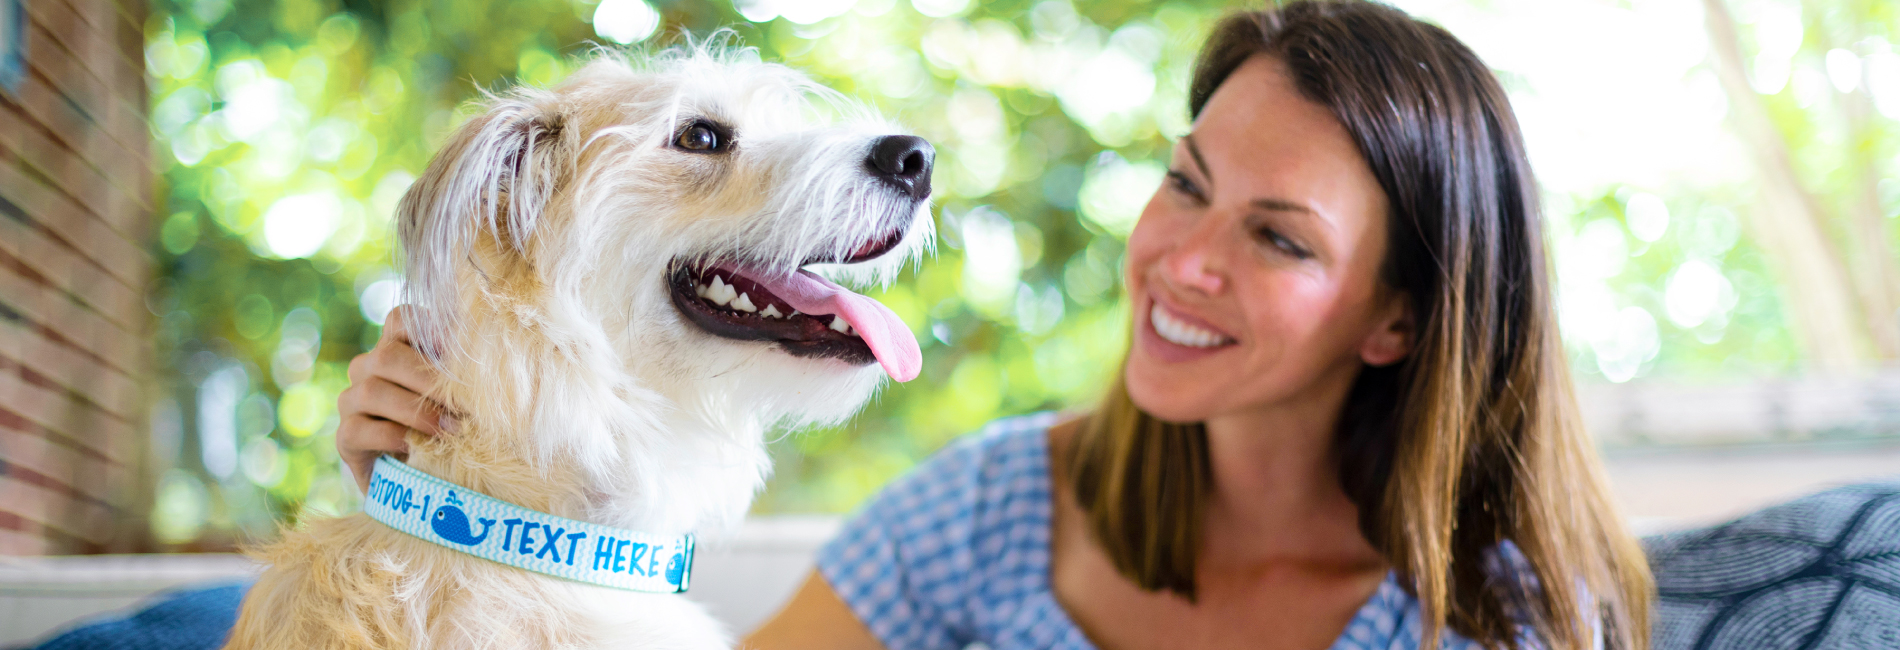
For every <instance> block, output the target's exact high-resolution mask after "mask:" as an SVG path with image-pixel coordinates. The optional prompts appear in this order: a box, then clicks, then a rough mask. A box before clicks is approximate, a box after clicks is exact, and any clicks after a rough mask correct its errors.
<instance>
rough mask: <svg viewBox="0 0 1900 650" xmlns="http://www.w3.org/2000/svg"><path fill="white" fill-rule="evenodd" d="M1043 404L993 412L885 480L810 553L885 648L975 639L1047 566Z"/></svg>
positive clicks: (1049, 417)
mask: <svg viewBox="0 0 1900 650" xmlns="http://www.w3.org/2000/svg"><path fill="white" fill-rule="evenodd" d="M1056 421H1057V417H1056V415H1055V414H1053V413H1039V414H1035V415H1029V416H1023V417H1016V418H1008V419H1004V420H998V421H996V422H992V423H990V424H989V425H988V426H985V427H983V428H982V429H981V430H979V431H976V432H974V433H971V434H968V435H965V436H962V437H960V438H958V439H957V440H955V441H953V442H951V443H950V444H949V445H946V446H945V447H944V448H943V449H942V450H939V451H938V452H937V453H935V454H933V455H932V456H931V457H930V458H929V459H927V460H925V461H924V462H922V463H919V464H918V466H917V467H915V468H913V469H912V470H911V471H910V473H908V474H906V475H905V476H904V477H902V478H899V479H898V480H896V481H893V482H891V483H890V484H889V485H887V486H885V487H884V489H883V490H881V491H880V492H878V494H877V495H876V496H874V497H872V498H871V500H870V501H869V502H867V503H866V504H865V505H864V507H862V508H860V509H859V511H858V513H857V514H856V515H853V516H852V517H851V518H850V519H849V520H848V521H847V522H846V523H845V525H844V527H843V528H842V529H840V530H839V532H838V535H837V537H834V538H833V539H832V540H831V542H830V543H828V544H826V545H825V547H824V548H823V549H821V550H820V551H819V554H818V570H819V572H820V573H821V574H823V575H824V576H825V578H826V579H827V581H829V582H830V584H831V587H832V591H833V592H834V593H836V594H837V595H838V597H839V598H840V599H842V600H844V601H845V603H846V604H847V605H849V606H850V607H851V609H852V611H853V612H854V613H856V614H857V615H858V618H859V620H861V621H863V622H864V623H865V625H866V626H867V627H868V628H870V630H871V632H872V633H873V634H874V635H876V636H877V637H878V638H879V639H880V640H882V641H884V643H885V645H886V646H887V647H916V648H940V647H961V646H962V645H963V644H964V643H965V642H968V641H970V640H975V639H979V638H986V637H985V636H984V635H985V634H986V632H985V631H989V632H994V629H993V628H994V627H995V626H996V625H999V624H1000V622H1001V621H1003V620H1005V619H1008V617H1007V616H1002V615H1001V614H1000V612H1003V611H1006V610H1013V609H1014V608H1015V606H1016V604H1019V603H1022V602H1024V601H1025V599H1027V598H1028V597H1030V596H1031V595H1032V592H1034V591H1036V590H1037V589H1038V587H1037V586H1036V585H1037V584H1039V582H1038V580H1037V576H1046V575H1047V573H1048V558H1049V554H1048V540H1049V523H1050V508H1051V505H1050V503H1051V501H1050V488H1049V484H1050V481H1049V462H1048V443H1047V435H1046V434H1047V432H1048V429H1049V427H1050V426H1051V425H1053V424H1055V423H1056Z"/></svg>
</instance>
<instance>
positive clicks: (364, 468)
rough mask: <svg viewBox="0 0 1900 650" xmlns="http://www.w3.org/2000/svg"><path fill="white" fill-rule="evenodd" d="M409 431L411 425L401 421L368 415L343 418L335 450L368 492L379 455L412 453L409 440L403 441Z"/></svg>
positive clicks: (338, 429) (361, 486) (337, 433)
mask: <svg viewBox="0 0 1900 650" xmlns="http://www.w3.org/2000/svg"><path fill="white" fill-rule="evenodd" d="M407 431H408V427H405V426H403V425H401V424H397V423H395V422H391V421H389V420H379V419H376V418H373V417H370V416H367V415H354V416H349V417H345V418H343V422H342V423H341V424H339V425H338V426H337V430H336V452H337V455H338V456H340V457H342V458H343V463H344V464H346V465H349V466H350V473H351V474H354V475H355V476H356V485H357V487H360V488H362V489H363V491H364V492H368V491H369V474H370V470H371V469H372V468H374V467H375V464H376V457H378V456H381V455H383V454H394V455H403V454H407V453H409V443H408V442H406V441H404V440H403V434H404V433H405V432H407Z"/></svg>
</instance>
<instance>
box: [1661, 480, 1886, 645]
mask: <svg viewBox="0 0 1900 650" xmlns="http://www.w3.org/2000/svg"><path fill="white" fill-rule="evenodd" d="M1643 544H1644V546H1645V547H1646V549H1647V550H1648V551H1649V557H1650V568H1651V570H1652V571H1653V572H1654V573H1655V575H1656V587H1657V591H1658V595H1659V597H1660V598H1659V600H1658V601H1657V611H1656V618H1655V620H1656V625H1655V636H1654V640H1653V646H1652V647H1654V648H1656V650H1675V649H1678V648H1680V649H1684V650H1688V649H1691V648H1694V649H1705V648H1750V649H1754V650H1780V649H1782V648H1787V649H1789V650H1793V649H1796V648H1803V649H1817V650H1818V649H1823V648H1900V481H1895V482H1880V483H1865V484H1859V485H1850V486H1847V487H1841V488H1836V489H1833V490H1828V491H1826V492H1822V493H1820V494H1815V495H1812V496H1808V497H1804V498H1801V499H1798V500H1795V501H1792V502H1789V503H1785V504H1782V505H1778V506H1773V507H1770V508H1766V509H1763V510H1760V511H1757V512H1754V513H1752V514H1749V515H1747V516H1744V517H1742V518H1740V519H1736V520H1734V521H1731V522H1728V523H1726V524H1722V525H1719V526H1714V527H1710V528H1702V529H1695V530H1689V531H1683V532H1678V533H1672V534H1667V535H1660V536H1656V537H1652V538H1648V539H1645V540H1644V543H1643Z"/></svg>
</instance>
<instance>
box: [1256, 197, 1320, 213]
mask: <svg viewBox="0 0 1900 650" xmlns="http://www.w3.org/2000/svg"><path fill="white" fill-rule="evenodd" d="M1253 207H1256V208H1260V209H1262V210H1269V211H1273V212H1304V213H1306V214H1311V215H1318V214H1319V213H1317V212H1314V211H1313V209H1312V208H1309V207H1306V206H1304V205H1300V204H1298V203H1294V202H1292V201H1288V200H1286V199H1254V200H1253Z"/></svg>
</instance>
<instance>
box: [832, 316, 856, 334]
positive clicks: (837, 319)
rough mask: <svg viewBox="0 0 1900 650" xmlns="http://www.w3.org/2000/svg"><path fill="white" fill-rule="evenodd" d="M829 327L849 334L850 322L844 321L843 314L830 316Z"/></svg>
mask: <svg viewBox="0 0 1900 650" xmlns="http://www.w3.org/2000/svg"><path fill="white" fill-rule="evenodd" d="M831 329H834V330H837V331H838V332H840V333H843V334H850V333H851V324H850V323H847V322H844V317H843V316H832V317H831Z"/></svg>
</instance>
